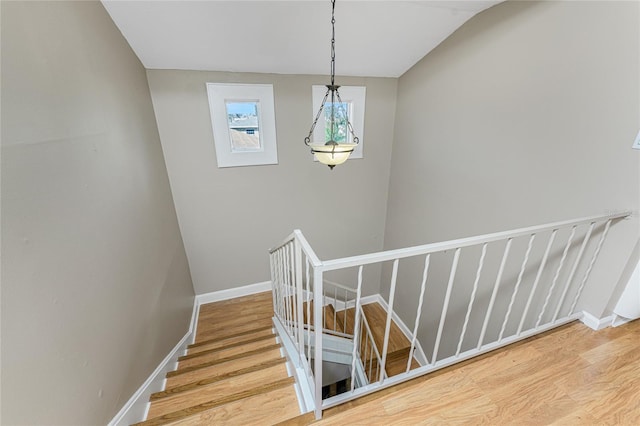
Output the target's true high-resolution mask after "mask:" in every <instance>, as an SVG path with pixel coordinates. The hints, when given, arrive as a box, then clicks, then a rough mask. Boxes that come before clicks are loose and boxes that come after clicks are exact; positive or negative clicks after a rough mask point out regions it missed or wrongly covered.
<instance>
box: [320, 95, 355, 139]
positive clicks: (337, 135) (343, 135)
mask: <svg viewBox="0 0 640 426" xmlns="http://www.w3.org/2000/svg"><path fill="white" fill-rule="evenodd" d="M332 106H333V108H332ZM350 109H351V102H342V103H340V102H335V103H333V104H332V103H331V102H327V103H325V104H324V123H325V127H324V136H325V139H324V140H325V141H330V140H331V136H332V133H331V130H332V129H331V115H332V114H333V115H334V117H335V119H334V122H333V140H334V141H335V142H338V143H351V137H352V136H351V134H350V133H349V129H347V118H348V117H349V110H350Z"/></svg>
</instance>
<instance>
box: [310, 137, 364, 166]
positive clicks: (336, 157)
mask: <svg viewBox="0 0 640 426" xmlns="http://www.w3.org/2000/svg"><path fill="white" fill-rule="evenodd" d="M356 145H357V144H355V143H336V142H331V141H330V142H327V143H326V144H325V145H321V144H310V145H309V147H310V148H311V152H313V154H314V155H315V156H316V158H317V159H318V161H319V162H321V163H322V164H326V165H327V166H329V167H330V168H332V169H333V168H334V167H335V166H337V165H338V164H342V163H344V162H345V161H347V159H348V158H349V155H351V153H352V152H353V150H354V149H355V147H356Z"/></svg>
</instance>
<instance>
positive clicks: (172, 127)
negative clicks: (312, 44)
mask: <svg viewBox="0 0 640 426" xmlns="http://www.w3.org/2000/svg"><path fill="white" fill-rule="evenodd" d="M147 75H148V78H149V86H150V88H151V96H152V98H153V105H154V109H155V113H156V119H157V121H158V128H159V131H160V138H161V140H162V148H163V150H164V154H165V158H166V162H167V170H168V172H169V179H170V181H171V188H172V190H173V194H174V198H175V203H176V211H177V213H178V221H179V223H180V229H181V231H182V235H183V238H184V242H185V248H186V251H187V254H188V257H189V265H190V267H191V273H192V276H193V282H194V288H195V289H196V293H198V294H202V293H207V292H211V291H217V290H222V289H227V288H232V287H238V286H242V285H247V284H253V283H257V282H262V281H266V280H269V279H270V273H269V258H268V254H267V250H268V249H269V248H271V247H273V246H275V245H276V244H278V243H279V242H280V241H281V240H282V239H283V238H285V237H286V236H287V235H289V234H290V233H291V231H292V230H293V229H295V228H299V229H301V230H302V232H303V233H304V234H305V236H306V237H307V239H308V240H309V242H310V243H311V245H312V247H313V248H314V250H316V252H317V254H318V256H319V257H320V258H321V259H329V258H334V257H343V256H348V255H355V254H362V253H367V252H371V251H379V250H381V249H382V236H383V232H384V223H385V213H386V205H387V187H388V181H389V157H390V155H391V139H392V135H393V122H394V112H395V98H396V86H397V80H396V79H383V78H340V77H337V78H336V81H337V82H339V83H340V84H343V85H354V86H355V85H361V86H366V88H367V99H366V116H365V130H364V136H363V137H362V140H363V143H364V159H357V160H350V161H349V162H348V163H347V164H345V165H342V166H338V167H336V168H335V169H334V170H329V168H328V167H326V166H323V165H321V164H319V163H314V162H313V160H312V156H311V154H310V153H309V149H308V148H307V147H305V146H304V144H303V139H304V137H305V136H306V135H307V133H308V131H309V127H310V125H311V121H312V115H313V111H312V108H311V86H312V85H314V84H326V83H327V77H321V76H299V75H270V74H234V73H216V72H197V71H169V70H148V71H147ZM207 82H219V83H226V82H234V83H269V84H273V86H274V98H275V113H276V132H277V142H278V161H279V164H277V165H269V166H256V167H235V168H222V169H219V168H218V167H217V165H216V157H215V149H214V141H213V135H212V129H211V119H210V115H209V104H208V101H207V93H206V88H205V83H207ZM351 275H353V274H350V276H351ZM354 276H355V275H354ZM329 278H333V279H334V280H338V281H342V279H341V277H329ZM368 282H369V284H370V285H369V287H368V288H367V289H365V292H366V293H377V292H378V291H379V288H378V286H379V272H376V271H371V275H370V279H369V280H368Z"/></svg>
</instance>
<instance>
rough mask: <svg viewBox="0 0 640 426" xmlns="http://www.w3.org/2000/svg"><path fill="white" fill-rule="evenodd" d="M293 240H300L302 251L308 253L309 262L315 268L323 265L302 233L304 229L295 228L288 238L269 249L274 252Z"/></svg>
mask: <svg viewBox="0 0 640 426" xmlns="http://www.w3.org/2000/svg"><path fill="white" fill-rule="evenodd" d="M292 240H298V242H299V243H300V247H301V248H302V251H304V252H305V254H306V255H307V258H308V259H309V262H311V265H312V266H313V267H314V268H317V267H319V266H320V265H322V262H321V261H320V259H319V258H318V256H316V253H315V252H314V251H313V249H312V248H311V245H310V244H309V242H308V241H307V239H306V238H305V237H304V235H302V231H300V230H299V229H294V231H293V232H292V233H291V234H290V235H289V236H288V237H287V238H285V239H284V240H282V242H280V244H278V245H276V246H275V247H273V248H271V249H269V254H271V253H273V252H274V251H276V250H278V249H279V248H281V247H283V246H284V245H286V244H288V243H289V242H291V241H292Z"/></svg>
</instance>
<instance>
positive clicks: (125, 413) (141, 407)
mask: <svg viewBox="0 0 640 426" xmlns="http://www.w3.org/2000/svg"><path fill="white" fill-rule="evenodd" d="M191 334H192V332H191V331H188V332H187V334H185V335H184V337H183V338H182V339H180V341H179V342H178V344H177V345H176V346H175V347H174V348H173V350H172V351H171V352H169V354H168V355H167V356H166V357H165V358H164V360H162V362H161V363H160V365H158V367H157V368H156V369H155V371H154V372H153V373H151V375H150V376H149V378H147V380H145V382H144V383H143V384H142V386H140V388H138V390H137V391H136V392H135V393H134V394H133V395H132V396H131V398H130V399H129V401H127V403H126V404H125V405H124V406H123V407H122V408H121V409H120V411H119V412H118V414H116V415H115V417H114V418H113V419H112V420H111V421H110V422H109V426H119V425H130V424H133V423H137V422H139V421H142V420H144V419H145V418H146V417H147V412H148V411H149V397H150V396H151V394H152V393H154V392H160V391H162V390H163V389H164V381H165V376H166V375H167V373H168V372H169V371H173V370H175V369H176V367H177V363H178V357H179V356H180V355H181V354H182V353H183V352H184V351H185V350H186V349H187V346H188V345H189V338H190V337H191Z"/></svg>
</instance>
